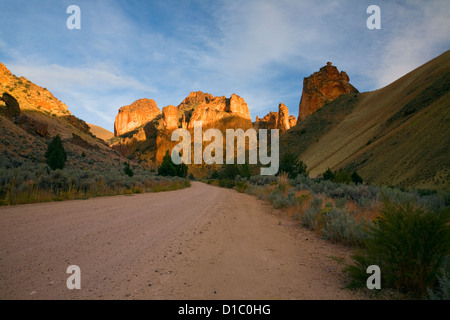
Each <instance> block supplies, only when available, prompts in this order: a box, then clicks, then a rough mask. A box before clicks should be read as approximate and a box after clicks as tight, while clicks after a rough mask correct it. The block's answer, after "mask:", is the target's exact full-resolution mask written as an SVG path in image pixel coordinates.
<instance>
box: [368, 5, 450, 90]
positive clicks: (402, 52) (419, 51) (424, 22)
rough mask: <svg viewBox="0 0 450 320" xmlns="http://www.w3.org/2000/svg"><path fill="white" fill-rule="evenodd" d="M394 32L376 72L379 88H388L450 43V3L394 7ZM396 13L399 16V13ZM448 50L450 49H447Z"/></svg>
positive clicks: (385, 45) (392, 16) (392, 8)
mask: <svg viewBox="0 0 450 320" xmlns="http://www.w3.org/2000/svg"><path fill="white" fill-rule="evenodd" d="M391 10H395V11H394V12H389V11H388V12H386V14H387V15H391V19H392V20H394V19H395V20H397V21H393V22H392V28H395V30H393V32H392V34H391V35H390V36H389V37H388V38H387V39H386V40H387V41H385V43H384V46H383V50H382V52H381V57H380V58H381V59H380V66H381V67H380V68H379V70H378V71H377V72H376V73H375V76H376V78H377V84H378V86H379V87H383V86H386V85H388V84H390V83H391V82H393V81H395V80H397V79H398V78H400V77H401V76H403V75H405V74H407V73H408V72H410V71H412V70H413V69H415V68H417V67H419V66H420V65H422V64H424V63H425V62H427V61H429V60H430V59H432V58H434V57H436V53H438V54H439V53H443V50H442V49H440V48H441V47H443V45H444V48H445V44H447V45H448V44H449V39H450V20H449V17H450V5H449V4H448V1H434V2H433V1H429V2H427V3H426V5H424V2H423V1H420V2H417V1H415V2H410V3H409V6H408V7H400V6H399V5H396V6H392V7H391ZM395 13H396V14H395ZM446 49H450V46H447V48H446Z"/></svg>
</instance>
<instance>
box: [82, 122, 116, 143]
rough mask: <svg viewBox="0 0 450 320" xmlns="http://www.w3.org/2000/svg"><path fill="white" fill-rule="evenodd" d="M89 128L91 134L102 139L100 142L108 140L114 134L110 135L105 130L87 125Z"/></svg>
mask: <svg viewBox="0 0 450 320" xmlns="http://www.w3.org/2000/svg"><path fill="white" fill-rule="evenodd" d="M88 125H89V127H90V128H91V132H92V134H94V135H95V136H96V137H98V138H100V139H102V140H105V141H106V140H108V139H111V138H113V137H114V133H112V132H111V131H109V130H106V129H105V128H102V127H99V126H97V125H95V124H90V123H88Z"/></svg>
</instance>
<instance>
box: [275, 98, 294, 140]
mask: <svg viewBox="0 0 450 320" xmlns="http://www.w3.org/2000/svg"><path fill="white" fill-rule="evenodd" d="M290 127H291V126H290V124H289V109H288V108H287V107H286V106H285V105H284V104H282V103H280V105H279V106H278V123H277V128H278V129H279V130H280V134H283V133H285V132H286V131H288V130H289V128H290Z"/></svg>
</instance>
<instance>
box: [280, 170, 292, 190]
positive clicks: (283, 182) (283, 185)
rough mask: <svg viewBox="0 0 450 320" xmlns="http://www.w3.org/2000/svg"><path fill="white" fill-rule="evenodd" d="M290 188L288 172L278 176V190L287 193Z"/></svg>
mask: <svg viewBox="0 0 450 320" xmlns="http://www.w3.org/2000/svg"><path fill="white" fill-rule="evenodd" d="M288 187H289V179H288V174H287V173H286V172H282V173H281V174H280V175H279V176H278V189H280V191H281V192H285V191H286V190H287V188H288Z"/></svg>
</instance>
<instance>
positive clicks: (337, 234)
mask: <svg viewBox="0 0 450 320" xmlns="http://www.w3.org/2000/svg"><path fill="white" fill-rule="evenodd" d="M322 220H323V221H322V223H323V228H322V235H323V237H324V238H325V239H327V240H330V241H332V242H339V243H343V244H346V245H352V246H357V245H362V244H363V243H364V241H365V240H366V239H367V233H366V229H367V226H369V224H367V225H366V223H365V221H364V220H360V221H359V223H357V222H356V220H355V218H354V217H353V216H352V215H350V214H349V213H348V212H347V210H345V209H335V208H333V209H332V210H331V211H327V212H325V213H324V214H323V216H322Z"/></svg>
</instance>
